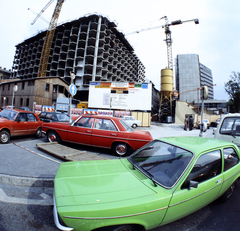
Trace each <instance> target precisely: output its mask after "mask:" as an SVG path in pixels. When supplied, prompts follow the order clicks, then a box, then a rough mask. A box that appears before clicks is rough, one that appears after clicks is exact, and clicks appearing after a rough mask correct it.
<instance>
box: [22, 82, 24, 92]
mask: <svg viewBox="0 0 240 231" xmlns="http://www.w3.org/2000/svg"><path fill="white" fill-rule="evenodd" d="M24 86H25V82H22V90H23V89H24Z"/></svg>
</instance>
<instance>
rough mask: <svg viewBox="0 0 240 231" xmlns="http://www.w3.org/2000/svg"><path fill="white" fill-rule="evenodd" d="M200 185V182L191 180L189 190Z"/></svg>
mask: <svg viewBox="0 0 240 231" xmlns="http://www.w3.org/2000/svg"><path fill="white" fill-rule="evenodd" d="M197 187H198V182H197V181H194V180H190V182H189V190H191V189H193V188H197Z"/></svg>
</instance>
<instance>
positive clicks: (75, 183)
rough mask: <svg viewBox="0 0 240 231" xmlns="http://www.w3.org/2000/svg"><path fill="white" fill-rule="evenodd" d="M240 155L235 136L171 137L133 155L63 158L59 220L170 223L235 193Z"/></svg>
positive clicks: (114, 229) (145, 225)
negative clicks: (233, 140)
mask: <svg viewBox="0 0 240 231" xmlns="http://www.w3.org/2000/svg"><path fill="white" fill-rule="evenodd" d="M239 159H240V153H239V149H238V147H237V146H236V145H235V144H233V143H230V142H226V141H222V140H216V139H210V138H203V137H168V138H161V139H158V140H154V141H152V142H150V143H148V144H147V145H145V146H144V147H142V148H140V149H139V150H137V151H136V152H135V153H133V154H132V155H131V156H129V157H128V158H119V159H111V160H97V161H95V160H92V161H79V162H78V161H77V162H65V163H61V164H60V166H59V169H58V171H57V174H56V176H55V180H54V220H55V224H56V226H57V227H58V228H60V226H61V224H62V225H63V224H65V225H64V227H69V229H62V230H73V229H74V230H76V231H77V230H85V231H90V230H101V231H103V230H104V231H106V230H108V231H125V230H128V231H133V230H134V231H136V230H137V231H140V230H150V229H153V228H155V227H158V226H161V225H165V224H167V223H170V222H172V221H175V220H178V219H180V218H182V217H184V216H187V215H189V214H191V213H193V212H195V211H197V210H199V209H201V208H202V207H204V206H206V205H208V204H209V203H211V202H213V201H214V200H216V199H218V198H219V200H220V199H221V200H222V201H225V200H227V199H228V198H230V197H231V195H232V194H233V192H234V188H235V185H236V183H237V182H238V180H239V177H240V171H239V169H240V161H239ZM59 218H60V220H61V221H63V223H61V224H60V221H59ZM61 228H63V227H61Z"/></svg>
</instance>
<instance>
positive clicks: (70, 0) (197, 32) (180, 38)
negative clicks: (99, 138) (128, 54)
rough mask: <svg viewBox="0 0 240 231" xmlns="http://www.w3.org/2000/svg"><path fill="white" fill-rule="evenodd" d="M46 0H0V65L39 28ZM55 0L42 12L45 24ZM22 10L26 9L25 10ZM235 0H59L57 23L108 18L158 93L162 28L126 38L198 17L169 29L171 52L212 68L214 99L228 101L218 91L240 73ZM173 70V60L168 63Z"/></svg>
mask: <svg viewBox="0 0 240 231" xmlns="http://www.w3.org/2000/svg"><path fill="white" fill-rule="evenodd" d="M48 2H49V0H41V1H39V0H21V1H19V0H8V1H6V0H0V22H1V23H0V66H2V67H5V68H7V69H11V68H12V62H13V57H14V54H15V45H17V44H18V43H21V42H23V41H24V40H25V39H27V38H29V37H32V36H33V35H35V34H36V33H38V31H41V30H45V29H47V27H48V24H47V23H46V22H45V21H44V20H42V19H38V21H37V22H36V23H35V24H34V25H31V22H32V21H33V19H34V18H35V16H36V15H35V14H34V13H33V11H34V12H35V13H39V12H40V11H41V10H42V8H43V7H44V6H45V5H46V4H47V3H48ZM56 2H57V0H55V1H54V2H53V3H52V5H51V6H50V7H49V8H48V9H47V10H46V11H45V12H44V13H43V14H42V17H44V18H45V19H46V20H48V21H50V19H51V16H52V13H53V10H54V7H55V6H56ZM28 8H30V9H31V11H30V10H28ZM239 10H240V1H236V0H228V1H226V0H201V1H199V0H198V1H196V0H181V1H179V0H164V1H163V0H148V1H146V0H85V1H81V0H65V2H64V3H63V6H62V10H61V13H60V17H59V20H58V22H59V23H62V22H65V21H71V20H73V19H77V18H80V17H82V16H84V15H86V14H92V13H97V14H100V15H103V16H106V17H108V19H109V20H110V21H114V22H115V23H116V24H117V25H118V30H120V31H121V32H123V33H124V34H125V35H126V38H127V40H128V41H129V42H130V44H131V45H132V47H133V48H134V50H135V54H136V55H137V56H138V57H139V59H140V60H141V61H142V63H143V64H144V66H145V68H146V78H148V79H150V80H152V81H153V83H154V84H155V85H156V88H157V89H160V71H161V69H164V68H166V67H167V47H166V43H165V42H164V41H163V40H164V39H165V33H164V29H162V28H158V29H154V30H147V31H145V32H141V33H138V34H137V33H135V34H131V35H127V34H128V33H129V32H133V31H136V30H139V29H141V28H143V29H147V28H151V27H154V26H158V25H159V26H161V25H163V24H164V23H165V21H164V20H159V19H160V18H161V17H163V16H165V15H166V16H167V17H168V19H169V21H170V22H171V21H175V20H178V19H181V20H182V21H184V20H188V19H194V18H198V19H199V22H200V23H199V24H198V25H196V24H194V23H193V22H189V23H184V24H182V25H176V26H171V27H170V29H171V32H172V40H173V44H172V51H173V58H174V59H175V58H176V56H177V55H178V54H193V53H194V54H198V55H199V59H200V62H201V63H202V64H204V65H205V66H207V67H209V68H210V69H211V70H212V74H213V82H214V84H216V87H214V98H215V99H218V100H221V99H225V100H228V95H227V94H226V93H225V90H224V83H226V82H227V81H228V80H229V78H230V75H231V74H232V72H233V71H234V72H240V65H239V64H240V41H239V40H240V30H239V27H240V13H239ZM174 66H175V61H174Z"/></svg>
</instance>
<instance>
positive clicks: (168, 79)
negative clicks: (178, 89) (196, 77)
mask: <svg viewBox="0 0 240 231" xmlns="http://www.w3.org/2000/svg"><path fill="white" fill-rule="evenodd" d="M160 91H161V93H162V94H163V95H164V98H169V97H170V96H171V94H172V92H173V70H171V69H162V70H161V90H160Z"/></svg>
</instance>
